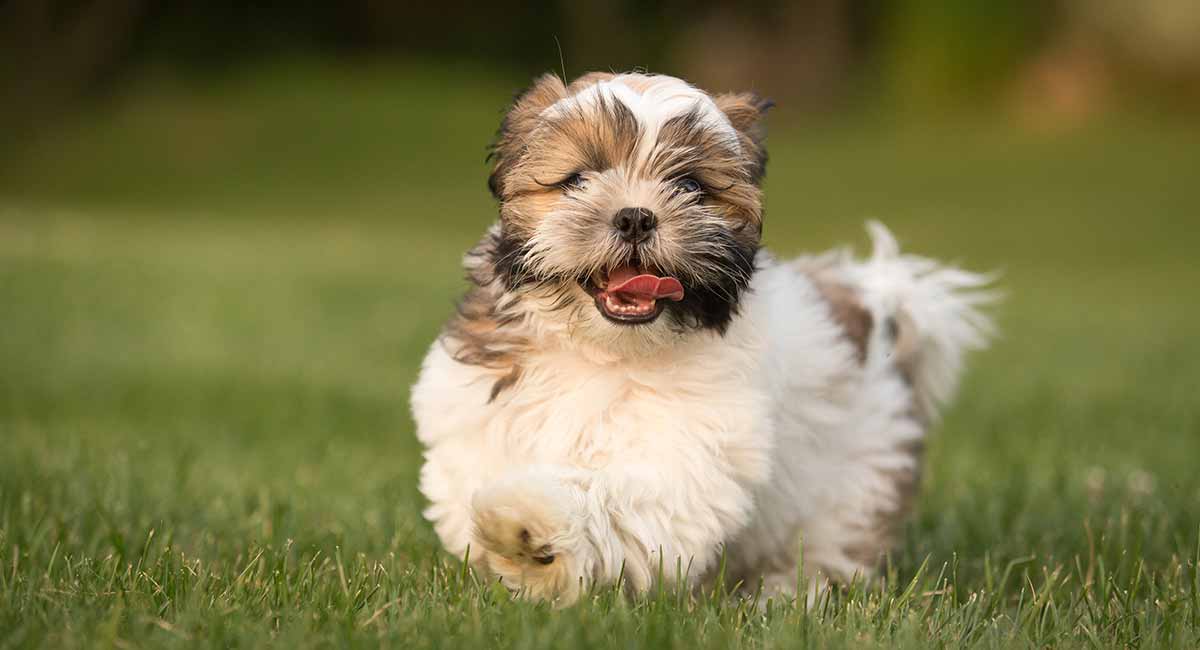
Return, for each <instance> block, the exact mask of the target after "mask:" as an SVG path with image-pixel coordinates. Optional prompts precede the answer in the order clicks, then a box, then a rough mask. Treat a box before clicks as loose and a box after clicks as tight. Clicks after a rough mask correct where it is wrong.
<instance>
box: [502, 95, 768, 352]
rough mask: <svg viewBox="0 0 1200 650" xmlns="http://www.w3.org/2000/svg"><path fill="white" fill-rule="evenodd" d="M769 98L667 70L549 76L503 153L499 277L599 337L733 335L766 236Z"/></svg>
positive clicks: (512, 128)
mask: <svg viewBox="0 0 1200 650" xmlns="http://www.w3.org/2000/svg"><path fill="white" fill-rule="evenodd" d="M768 107H769V103H767V102H764V101H762V100H760V99H759V98H758V97H757V96H754V95H750V94H737V95H721V96H717V97H710V96H709V95H708V94H706V93H704V92H703V91H700V90H698V89H696V88H694V87H692V86H690V85H688V84H687V83H685V82H683V81H681V80H679V79H675V78H673V77H667V76H658V75H643V74H623V75H611V74H600V73H597V74H591V75H586V76H584V77H582V78H580V79H578V80H576V81H575V82H573V83H572V84H571V85H570V86H566V85H564V84H563V83H562V82H561V81H560V80H559V79H558V78H557V77H554V76H551V75H547V76H545V77H542V78H541V79H539V80H538V81H537V82H536V83H535V84H534V86H533V87H531V88H530V89H529V90H528V91H526V92H525V93H524V94H523V95H521V96H520V97H519V98H518V99H517V101H516V103H515V104H514V106H513V107H512V109H511V110H510V111H509V113H508V115H507V116H506V117H505V120H504V123H503V126H502V127H501V131H500V135H499V138H498V141H497V143H496V145H495V147H494V150H493V160H494V169H493V173H492V175H491V178H490V179H489V185H490V187H491V189H492V192H493V194H494V195H495V196H496V197H497V199H499V201H500V231H499V235H498V239H497V242H496V245H495V250H494V252H493V255H492V260H491V263H492V264H493V266H494V271H495V275H496V277H497V278H498V279H499V280H500V281H502V282H503V283H504V285H505V286H506V288H507V289H508V290H509V291H510V292H513V294H515V295H517V296H525V297H526V298H527V299H528V300H530V301H532V302H537V303H538V304H540V305H541V308H540V312H541V313H543V315H546V316H548V317H550V318H553V319H558V320H559V321H561V322H563V323H565V324H567V325H569V326H570V328H571V331H572V332H575V333H579V332H582V333H584V334H589V335H591V336H592V338H602V339H605V340H613V338H614V337H625V338H628V337H643V338H645V337H647V336H650V337H652V338H656V339H657V338H661V337H662V336H664V335H669V334H673V333H675V334H677V333H680V332H688V331H697V330H714V331H717V332H723V331H724V329H725V327H726V326H727V325H728V324H729V322H730V320H731V318H732V317H733V315H734V314H736V312H737V309H738V304H739V301H740V300H741V297H742V294H743V293H744V290H745V289H746V286H747V284H748V283H749V280H750V277H751V274H752V273H753V270H754V257H755V253H756V251H757V249H758V245H759V239H760V236H761V233H762V204H761V197H760V192H759V183H760V181H761V179H762V176H763V172H764V166H765V164H766V154H765V151H764V149H763V145H762V140H761V131H760V128H759V120H760V118H761V116H762V114H763V113H764V112H765V111H766V109H767V108H768ZM555 314H558V315H555Z"/></svg>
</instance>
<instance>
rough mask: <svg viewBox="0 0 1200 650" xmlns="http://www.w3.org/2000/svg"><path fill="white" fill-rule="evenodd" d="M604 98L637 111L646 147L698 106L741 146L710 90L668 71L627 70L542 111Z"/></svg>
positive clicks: (563, 110)
mask: <svg viewBox="0 0 1200 650" xmlns="http://www.w3.org/2000/svg"><path fill="white" fill-rule="evenodd" d="M639 88H640V90H639ZM601 98H604V99H606V100H609V101H612V100H616V101H619V102H621V103H622V104H624V105H625V106H626V107H628V108H629V110H630V111H631V112H633V114H634V116H636V117H637V119H638V123H639V124H640V125H641V126H642V129H643V137H642V147H644V148H645V147H650V146H653V144H654V142H655V141H656V140H657V136H658V130H659V129H660V128H662V125H663V124H666V123H667V122H668V121H669V120H671V119H672V118H675V117H679V116H681V115H686V114H687V113H689V112H691V111H693V110H698V111H699V113H700V116H701V119H702V120H703V122H704V124H705V125H706V126H708V127H709V128H711V129H713V130H714V131H717V132H720V133H725V134H727V135H728V136H729V140H730V145H731V147H732V148H733V149H734V150H735V151H739V152H740V150H741V147H740V146H739V144H738V138H737V132H736V131H735V130H734V128H733V125H732V124H730V123H729V118H727V117H725V114H724V113H722V112H721V109H719V108H717V105H716V104H715V103H714V102H713V100H712V98H711V97H709V96H708V93H706V92H704V91H703V90H700V89H699V88H696V87H695V86H693V85H691V84H689V83H688V82H686V81H684V80H682V79H677V78H675V77H670V76H667V75H645V74H637V73H626V74H621V75H617V76H615V77H613V78H612V79H606V80H604V81H599V82H597V83H596V84H594V85H591V86H588V87H587V88H584V89H583V90H581V91H579V92H578V93H576V94H575V95H572V96H571V97H567V98H564V99H560V100H559V101H558V102H556V103H554V104H552V105H550V106H549V107H548V108H546V110H544V111H542V117H543V118H547V119H554V118H558V117H562V116H564V115H566V114H568V113H570V112H574V111H578V110H579V109H587V108H591V107H594V106H596V105H597V104H598V103H599V102H600V100H601Z"/></svg>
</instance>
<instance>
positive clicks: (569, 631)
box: [0, 66, 1200, 648]
mask: <svg viewBox="0 0 1200 650" xmlns="http://www.w3.org/2000/svg"><path fill="white" fill-rule="evenodd" d="M485 79H487V77H485V76H481V75H480V74H478V73H472V72H471V71H465V72H464V71H448V70H436V71H433V72H416V71H414V70H412V69H408V68H398V69H382V68H380V69H367V70H357V71H347V70H345V69H339V68H318V69H313V68H312V67H308V66H304V67H298V66H283V67H275V68H268V69H264V70H259V71H257V72H255V73H253V74H247V75H246V76H245V77H244V78H240V79H233V80H223V81H213V82H205V83H203V84H196V85H191V86H189V85H171V84H164V83H162V82H157V83H156V82H147V83H144V84H140V85H138V86H137V87H135V88H134V89H132V90H131V91H130V92H129V93H128V94H127V95H125V96H123V97H121V98H117V99H114V100H112V101H110V102H108V103H105V104H104V105H102V106H99V107H97V108H95V109H94V110H93V111H92V112H91V113H90V114H89V115H87V116H84V117H82V118H79V119H78V120H76V121H74V122H72V123H71V124H68V125H63V126H62V127H59V128H57V129H55V131H54V132H53V133H50V134H47V135H46V136H45V137H41V138H38V139H35V140H27V141H26V142H25V143H24V144H23V145H22V146H21V147H20V148H19V149H17V150H15V151H10V155H9V157H8V159H7V161H6V164H4V166H3V167H2V168H0V305H2V306H0V648H8V647H30V646H42V647H56V648H69V647H94V646H100V647H107V646H115V647H166V646H180V647H195V646H201V647H203V646H211V647H259V646H265V645H272V646H277V647H287V648H292V647H317V646H377V645H386V646H395V647H404V648H424V647H444V646H460V647H497V648H551V647H554V648H583V647H609V646H620V647H684V648H698V647H714V648H715V647H771V648H774V647H831V646H851V647H859V646H888V647H906V646H917V647H924V646H928V645H940V646H946V647H966V646H982V647H1021V646H1030V647H1033V646H1037V647H1042V646H1047V645H1062V646H1068V647H1091V646H1099V647H1119V646H1126V647H1157V646H1176V647H1196V646H1197V645H1200V566H1198V564H1200V474H1198V473H1197V472H1196V471H1195V465H1196V459H1197V458H1200V400H1198V399H1197V387H1200V339H1197V337H1196V336H1195V332H1196V323H1197V322H1200V303H1197V301H1196V299H1195V293H1196V289H1195V287H1196V286H1197V283H1198V281H1200V265H1197V263H1196V261H1195V250H1196V248H1197V245H1198V244H1200V189H1198V188H1197V185H1196V182H1195V170H1196V169H1198V168H1200V131H1198V130H1197V129H1196V128H1195V125H1189V124H1186V123H1180V122H1178V121H1170V120H1150V119H1144V118H1142V119H1139V118H1137V117H1127V118H1122V119H1113V120H1111V121H1108V122H1104V123H1099V124H1095V125H1092V126H1090V127H1086V128H1082V129H1079V130H1073V131H1068V132H1062V133H1040V134H1039V133H1031V132H1028V131H1023V130H1021V129H1019V128H1014V127H1013V126H1012V125H1005V124H1002V123H1000V122H998V121H996V120H994V119H988V120H982V119H981V120H961V121H956V122H951V123H941V124H936V125H934V124H929V125H924V126H922V125H919V124H907V123H906V124H888V123H886V122H884V121H880V120H846V121H844V122H827V121H826V122H819V123H815V124H813V123H808V124H806V123H805V122H804V120H798V119H796V118H795V117H794V116H790V115H789V114H788V113H787V112H786V110H784V111H781V112H780V114H778V115H776V117H775V119H776V128H775V130H774V131H773V134H772V143H773V148H772V156H773V157H772V163H771V177H770V180H769V182H768V189H767V191H768V197H769V199H768V208H767V211H768V216H767V224H768V227H767V235H768V236H767V240H768V243H769V245H771V246H772V247H773V248H774V249H775V250H777V251H779V252H780V253H783V254H787V253H793V252H797V251H800V250H812V249H818V248H823V247H827V246H829V245H833V244H836V243H839V242H843V241H856V242H860V243H861V242H862V240H863V237H862V234H861V232H860V224H861V222H862V221H863V220H864V219H865V218H868V217H881V218H883V219H885V220H886V221H887V222H888V223H889V225H891V226H892V227H893V229H894V230H896V231H897V233H898V234H899V235H900V236H901V238H902V239H903V240H904V242H905V244H906V245H908V246H909V247H910V248H912V249H914V250H919V251H922V252H926V253H929V254H934V255H938V256H941V257H945V258H950V259H955V260H960V261H962V262H964V263H966V264H968V265H969V266H972V267H974V268H981V269H989V268H1000V269H1002V270H1003V271H1004V273H1005V275H1004V280H1003V284H1004V286H1005V289H1006V290H1007V292H1008V294H1009V298H1008V300H1007V301H1006V302H1005V303H1004V304H1003V305H1002V306H1001V307H1000V308H999V310H998V312H997V316H998V319H999V321H1000V324H1001V326H1002V328H1003V331H1004V337H1003V339H1002V340H1000V341H999V342H998V343H997V344H996V346H995V347H994V348H993V349H992V350H990V351H988V352H986V353H983V354H980V355H978V356H977V357H975V358H974V360H973V361H974V363H973V365H972V369H971V372H970V375H969V377H968V380H967V381H966V384H965V386H964V388H963V391H962V394H961V398H960V399H959V400H958V402H957V403H956V405H955V407H954V408H953V409H952V410H951V411H950V412H949V413H948V415H947V417H946V419H945V421H944V422H943V423H942V425H941V426H940V428H939V430H938V431H937V433H936V435H935V436H934V438H933V441H932V445H931V448H930V454H929V458H928V461H929V462H928V471H927V473H926V476H925V480H924V484H923V489H922V493H921V498H920V505H919V512H918V514H917V516H916V517H915V518H914V519H913V521H912V522H911V523H910V525H909V526H908V527H907V529H906V532H905V540H904V543H903V544H902V546H901V547H900V548H899V549H897V551H896V552H895V553H894V554H893V556H892V557H891V558H890V561H889V566H888V569H887V579H886V580H884V581H881V582H879V583H875V584H872V585H856V586H854V587H852V588H850V589H848V590H846V591H843V592H837V593H832V594H828V595H826V596H825V597H823V598H822V599H821V600H820V601H819V602H817V603H815V604H814V605H813V606H812V607H809V608H806V607H803V606H800V607H796V606H791V605H787V604H779V603H772V604H771V605H770V606H769V607H765V608H760V607H758V606H756V605H755V604H754V603H745V602H741V601H738V600H736V599H734V598H731V597H727V596H724V595H723V594H722V593H720V590H715V591H714V592H712V593H710V592H705V593H696V594H691V595H689V594H684V593H680V592H676V591H672V590H666V591H661V592H655V593H652V594H649V595H647V596H645V597H643V598H638V599H635V600H628V599H625V598H623V597H620V596H618V595H617V594H615V593H614V592H613V591H612V590H599V591H598V592H597V593H596V594H595V595H594V597H593V598H591V599H588V600H587V602H585V603H583V604H581V605H580V606H577V607H574V608H571V609H568V610H565V611H553V610H551V609H549V608H547V607H545V606H539V605H533V604H529V603H523V602H514V601H511V600H510V599H509V597H508V596H507V594H506V593H504V592H503V591H502V590H498V589H495V588H493V587H492V586H491V585H489V584H486V583H483V582H481V581H480V580H479V579H478V578H477V577H475V576H473V575H471V574H469V573H467V572H464V570H463V569H462V567H461V565H460V564H458V563H457V562H456V561H454V560H452V559H450V558H447V557H446V556H445V555H444V554H442V552H441V551H440V550H439V548H438V545H437V542H436V539H435V537H434V535H433V533H432V531H431V529H430V528H429V526H428V525H427V524H426V523H425V522H424V521H423V520H422V519H421V517H420V510H421V508H422V500H421V497H420V495H419V494H418V493H417V491H416V489H415V483H416V472H417V469H418V464H419V458H420V449H419V447H418V445H417V443H416V441H415V440H414V438H413V434H412V423H411V420H410V419H409V415H408V409H407V402H406V396H407V386H408V385H409V384H410V383H411V381H412V380H413V378H414V376H415V374H416V372H417V368H418V364H419V361H420V358H421V355H422V353H423V351H424V349H425V347H426V346H427V345H428V344H429V342H430V341H431V340H432V339H433V337H434V336H435V334H436V332H437V330H438V327H439V326H440V324H441V322H442V320H443V319H444V318H445V317H446V315H447V314H448V313H449V311H450V309H451V306H452V303H453V300H454V298H455V294H456V292H457V291H458V290H459V289H460V287H461V283H460V280H459V277H460V274H459V272H458V271H457V264H458V256H459V255H460V253H461V252H462V251H463V250H464V249H465V248H466V247H467V246H468V245H470V243H471V242H472V241H473V239H474V238H475V237H476V236H477V235H478V234H479V233H480V232H481V231H482V229H483V227H484V225H485V224H486V223H487V222H488V221H489V220H490V219H491V218H492V216H493V215H494V207H493V206H492V204H491V202H490V200H489V198H488V197H487V196H486V193H485V190H484V183H483V178H484V175H485V171H484V167H483V165H482V145H483V143H485V142H486V141H487V139H488V138H489V136H490V133H491V131H492V130H493V129H494V127H495V124H496V122H497V119H498V108H499V106H501V105H502V104H503V103H504V101H505V100H506V98H507V96H508V92H509V85H510V84H509V83H508V82H507V81H504V82H498V81H496V80H491V81H485Z"/></svg>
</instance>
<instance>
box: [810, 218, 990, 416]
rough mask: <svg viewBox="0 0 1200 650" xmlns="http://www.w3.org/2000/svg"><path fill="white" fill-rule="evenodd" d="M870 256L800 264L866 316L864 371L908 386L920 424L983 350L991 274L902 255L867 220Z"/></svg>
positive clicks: (844, 253)
mask: <svg viewBox="0 0 1200 650" xmlns="http://www.w3.org/2000/svg"><path fill="white" fill-rule="evenodd" d="M867 230H868V232H869V233H870V235H871V241H872V244H873V249H874V250H873V251H872V253H871V256H870V257H869V258H867V259H865V260H864V259H854V258H853V257H852V256H851V255H850V254H849V253H848V252H847V251H838V252H836V253H833V254H830V255H826V256H822V257H819V258H809V259H808V260H807V261H806V263H805V264H803V266H804V267H805V270H806V271H807V272H809V273H810V274H811V275H813V276H814V277H816V278H818V279H819V280H824V281H831V282H836V283H837V284H839V285H841V286H843V287H846V288H849V289H850V290H851V291H852V292H853V293H854V294H856V297H857V299H858V300H859V301H860V302H861V305H862V308H863V309H864V310H865V311H866V312H867V313H869V314H870V323H871V327H870V333H869V335H868V340H866V341H865V342H864V343H866V346H865V347H866V349H865V351H864V352H865V356H866V358H865V359H864V361H865V365H866V369H867V371H868V373H871V372H873V371H879V372H895V371H899V372H900V373H901V374H902V375H903V376H904V377H905V379H906V380H907V381H908V382H909V384H910V385H911V386H912V390H913V394H914V399H915V402H916V407H917V410H918V412H919V414H920V415H921V417H922V418H924V419H925V420H926V421H932V420H935V419H936V418H937V415H938V408H939V407H940V406H941V405H942V404H944V403H946V401H947V400H949V399H950V398H951V396H952V395H953V394H954V390H955V388H956V387H957V385H958V380H959V377H960V376H961V374H962V369H963V363H964V357H965V356H966V354H967V352H969V351H971V350H976V349H980V348H984V347H986V346H987V344H988V342H989V340H990V339H991V338H992V337H993V335H994V333H995V328H994V326H993V324H992V321H991V319H990V318H988V316H987V315H986V314H985V313H984V312H983V309H982V308H983V307H984V306H986V305H987V304H988V303H992V302H994V301H996V300H997V299H998V298H999V297H1000V294H999V293H998V292H997V291H995V290H994V288H993V286H992V285H993V282H994V280H995V276H994V275H993V274H979V273H972V272H969V271H964V270H962V269H959V268H955V267H953V266H947V265H943V264H940V263H938V262H936V261H934V260H931V259H928V258H925V257H918V256H915V255H908V254H902V253H901V252H900V247H899V245H898V244H897V243H896V238H895V237H893V236H892V233H891V232H890V231H889V230H888V229H887V228H886V227H885V226H884V225H883V224H881V223H879V222H877V221H870V222H868V223H867Z"/></svg>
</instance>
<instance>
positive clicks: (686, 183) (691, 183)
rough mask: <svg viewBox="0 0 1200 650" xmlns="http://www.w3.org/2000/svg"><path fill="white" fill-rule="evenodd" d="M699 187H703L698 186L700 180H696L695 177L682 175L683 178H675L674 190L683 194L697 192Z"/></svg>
mask: <svg viewBox="0 0 1200 650" xmlns="http://www.w3.org/2000/svg"><path fill="white" fill-rule="evenodd" d="M701 189H703V188H702V187H701V186H700V182H699V181H697V180H696V179H694V178H692V177H691V176H684V177H683V178H677V179H675V191H676V192H683V193H684V194H692V193H694V192H699V191H700V190H701Z"/></svg>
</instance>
